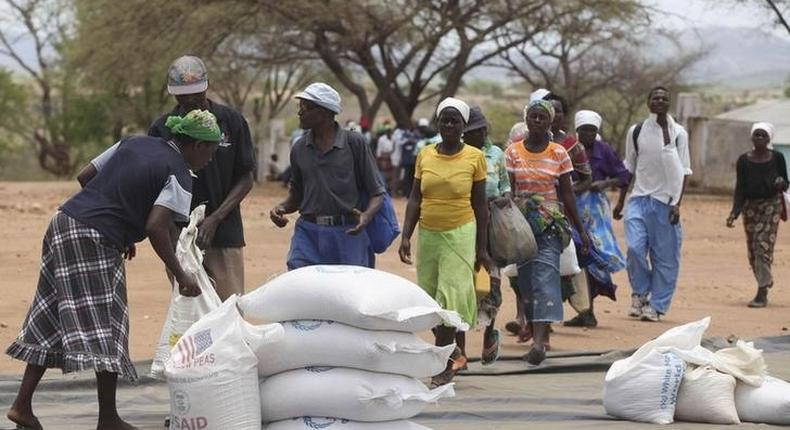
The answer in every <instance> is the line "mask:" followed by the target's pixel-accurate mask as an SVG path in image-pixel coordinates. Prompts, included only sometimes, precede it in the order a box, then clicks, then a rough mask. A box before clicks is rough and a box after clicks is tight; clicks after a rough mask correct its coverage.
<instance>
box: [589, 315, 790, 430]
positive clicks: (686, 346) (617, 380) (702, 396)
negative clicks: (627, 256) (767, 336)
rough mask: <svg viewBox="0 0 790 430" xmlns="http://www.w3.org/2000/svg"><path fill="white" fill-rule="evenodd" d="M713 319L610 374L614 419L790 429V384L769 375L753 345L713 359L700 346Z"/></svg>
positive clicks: (607, 388)
mask: <svg viewBox="0 0 790 430" xmlns="http://www.w3.org/2000/svg"><path fill="white" fill-rule="evenodd" d="M709 324H710V317H708V318H704V319H702V320H700V321H697V322H693V323H689V324H686V325H683V326H679V327H675V328H672V329H670V330H668V331H667V332H665V333H664V334H662V335H661V336H659V337H658V338H656V339H655V340H652V341H650V342H648V343H646V344H644V345H643V346H642V347H641V348H639V349H638V350H637V351H636V352H635V353H634V354H633V355H632V356H630V357H628V358H626V359H623V360H619V361H616V362H615V363H614V364H612V367H611V368H610V369H609V371H608V372H607V373H606V379H605V382H604V390H603V403H604V407H605V408H606V412H607V413H608V414H609V415H612V416H615V417H618V418H623V419H627V420H632V421H642V422H649V423H655V424H670V423H672V422H673V421H674V420H678V421H693V422H703V423H712V424H740V423H741V421H749V422H757V423H767V424H779V425H788V424H790V383H788V382H785V381H782V380H780V379H777V378H773V377H771V376H768V375H767V371H766V365H765V360H764V359H763V355H762V351H760V350H758V349H755V348H754V344H753V343H751V342H743V341H738V342H737V343H736V345H735V346H734V347H732V348H725V349H722V350H719V351H717V352H715V353H714V352H711V351H710V350H708V349H705V348H703V347H702V346H701V345H700V342H701V341H702V336H703V334H704V333H705V330H706V329H707V328H708V325H709Z"/></svg>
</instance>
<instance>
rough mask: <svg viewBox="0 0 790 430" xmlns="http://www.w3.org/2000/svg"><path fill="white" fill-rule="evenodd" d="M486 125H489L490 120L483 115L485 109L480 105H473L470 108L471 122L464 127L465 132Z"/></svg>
mask: <svg viewBox="0 0 790 430" xmlns="http://www.w3.org/2000/svg"><path fill="white" fill-rule="evenodd" d="M486 127H488V120H486V116H485V115H483V110H482V109H480V106H473V107H472V108H471V109H469V122H468V123H467V124H466V128H464V133H466V132H468V131H473V130H477V129H480V128H486Z"/></svg>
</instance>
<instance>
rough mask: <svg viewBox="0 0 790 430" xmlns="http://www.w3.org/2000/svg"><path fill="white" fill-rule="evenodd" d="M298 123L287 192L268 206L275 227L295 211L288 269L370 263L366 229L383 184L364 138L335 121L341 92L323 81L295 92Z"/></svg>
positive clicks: (378, 203) (381, 195) (380, 200)
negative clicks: (277, 201) (282, 198)
mask: <svg viewBox="0 0 790 430" xmlns="http://www.w3.org/2000/svg"><path fill="white" fill-rule="evenodd" d="M296 98H297V99H298V100H299V108H298V115H299V127H300V128H302V129H305V130H307V131H306V132H305V133H304V134H303V135H302V137H300V138H299V140H297V141H296V143H295V144H294V146H293V148H292V149H291V168H292V174H291V180H290V183H289V188H288V197H287V198H286V199H285V201H283V202H282V203H280V204H279V205H277V206H276V207H275V208H273V209H272V210H271V211H270V212H269V217H270V218H271V220H272V222H273V223H274V224H275V225H276V226H278V227H281V228H282V227H285V225H286V224H288V219H287V218H286V217H285V215H286V214H289V213H293V212H296V211H297V210H298V211H299V214H300V215H301V216H300V217H299V220H298V221H296V226H295V227H294V234H293V237H292V239H291V249H290V251H289V253H288V263H287V264H288V270H294V269H297V268H299V267H303V266H310V265H316V264H348V265H356V266H368V267H373V265H374V253H373V251H375V250H376V249H375V248H376V247H375V244H374V243H372V242H371V240H370V237H369V235H368V233H367V231H366V229H367V227H368V225H369V224H370V223H371V222H372V221H373V220H374V217H375V216H376V215H377V213H378V211H379V209H380V208H381V206H382V204H383V203H384V193H385V188H384V184H383V183H382V182H381V180H380V178H379V172H378V168H377V167H376V160H375V159H374V158H373V153H372V152H371V151H370V148H369V147H368V145H367V144H366V142H365V138H364V137H363V136H362V135H361V134H359V133H357V132H354V131H349V130H345V129H343V128H342V127H340V126H339V125H338V123H337V122H336V121H335V116H336V115H337V114H339V113H340V112H342V108H341V101H340V95H339V94H338V93H337V91H335V89H334V88H332V87H330V86H329V85H327V84H324V83H313V84H310V85H309V86H308V87H307V88H305V90H304V91H302V92H301V93H299V94H297V95H296Z"/></svg>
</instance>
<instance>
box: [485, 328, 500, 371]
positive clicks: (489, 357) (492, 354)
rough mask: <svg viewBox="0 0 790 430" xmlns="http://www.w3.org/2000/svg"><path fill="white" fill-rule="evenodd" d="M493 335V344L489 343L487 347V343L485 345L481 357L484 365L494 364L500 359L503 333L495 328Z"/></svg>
mask: <svg viewBox="0 0 790 430" xmlns="http://www.w3.org/2000/svg"><path fill="white" fill-rule="evenodd" d="M493 337H494V343H493V344H491V345H489V346H488V347H485V344H484V345H483V354H482V355H481V357H480V362H481V364H482V365H483V366H486V365H489V364H494V363H495V362H496V361H497V360H498V359H499V354H500V352H501V346H502V343H501V339H502V334H501V333H500V332H499V330H497V329H494V336H493Z"/></svg>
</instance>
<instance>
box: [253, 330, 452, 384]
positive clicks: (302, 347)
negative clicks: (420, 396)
mask: <svg viewBox="0 0 790 430" xmlns="http://www.w3.org/2000/svg"><path fill="white" fill-rule="evenodd" d="M283 328H284V330H285V334H284V336H283V337H282V339H281V340H280V341H278V342H275V343H270V344H266V345H264V346H263V347H262V348H258V349H257V350H256V351H255V354H256V355H257V356H258V374H259V375H261V376H270V375H274V374H276V373H280V372H284V371H287V370H293V369H300V368H303V367H310V366H336V367H349V368H353V369H362V370H370V371H373V372H384V373H396V374H399V375H406V376H411V377H414V378H427V377H431V376H434V375H437V374H439V373H441V372H442V371H443V370H444V369H445V366H446V365H447V360H448V359H449V358H450V354H452V353H453V349H455V345H454V344H451V345H448V346H445V347H438V346H434V345H432V344H430V343H428V342H425V341H424V340H422V339H420V338H419V337H418V336H417V335H415V334H413V333H404V332H397V331H373V330H363V329H359V328H356V327H351V326H348V325H345V324H341V323H338V322H333V321H310V320H302V321H288V322H284V323H283Z"/></svg>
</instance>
